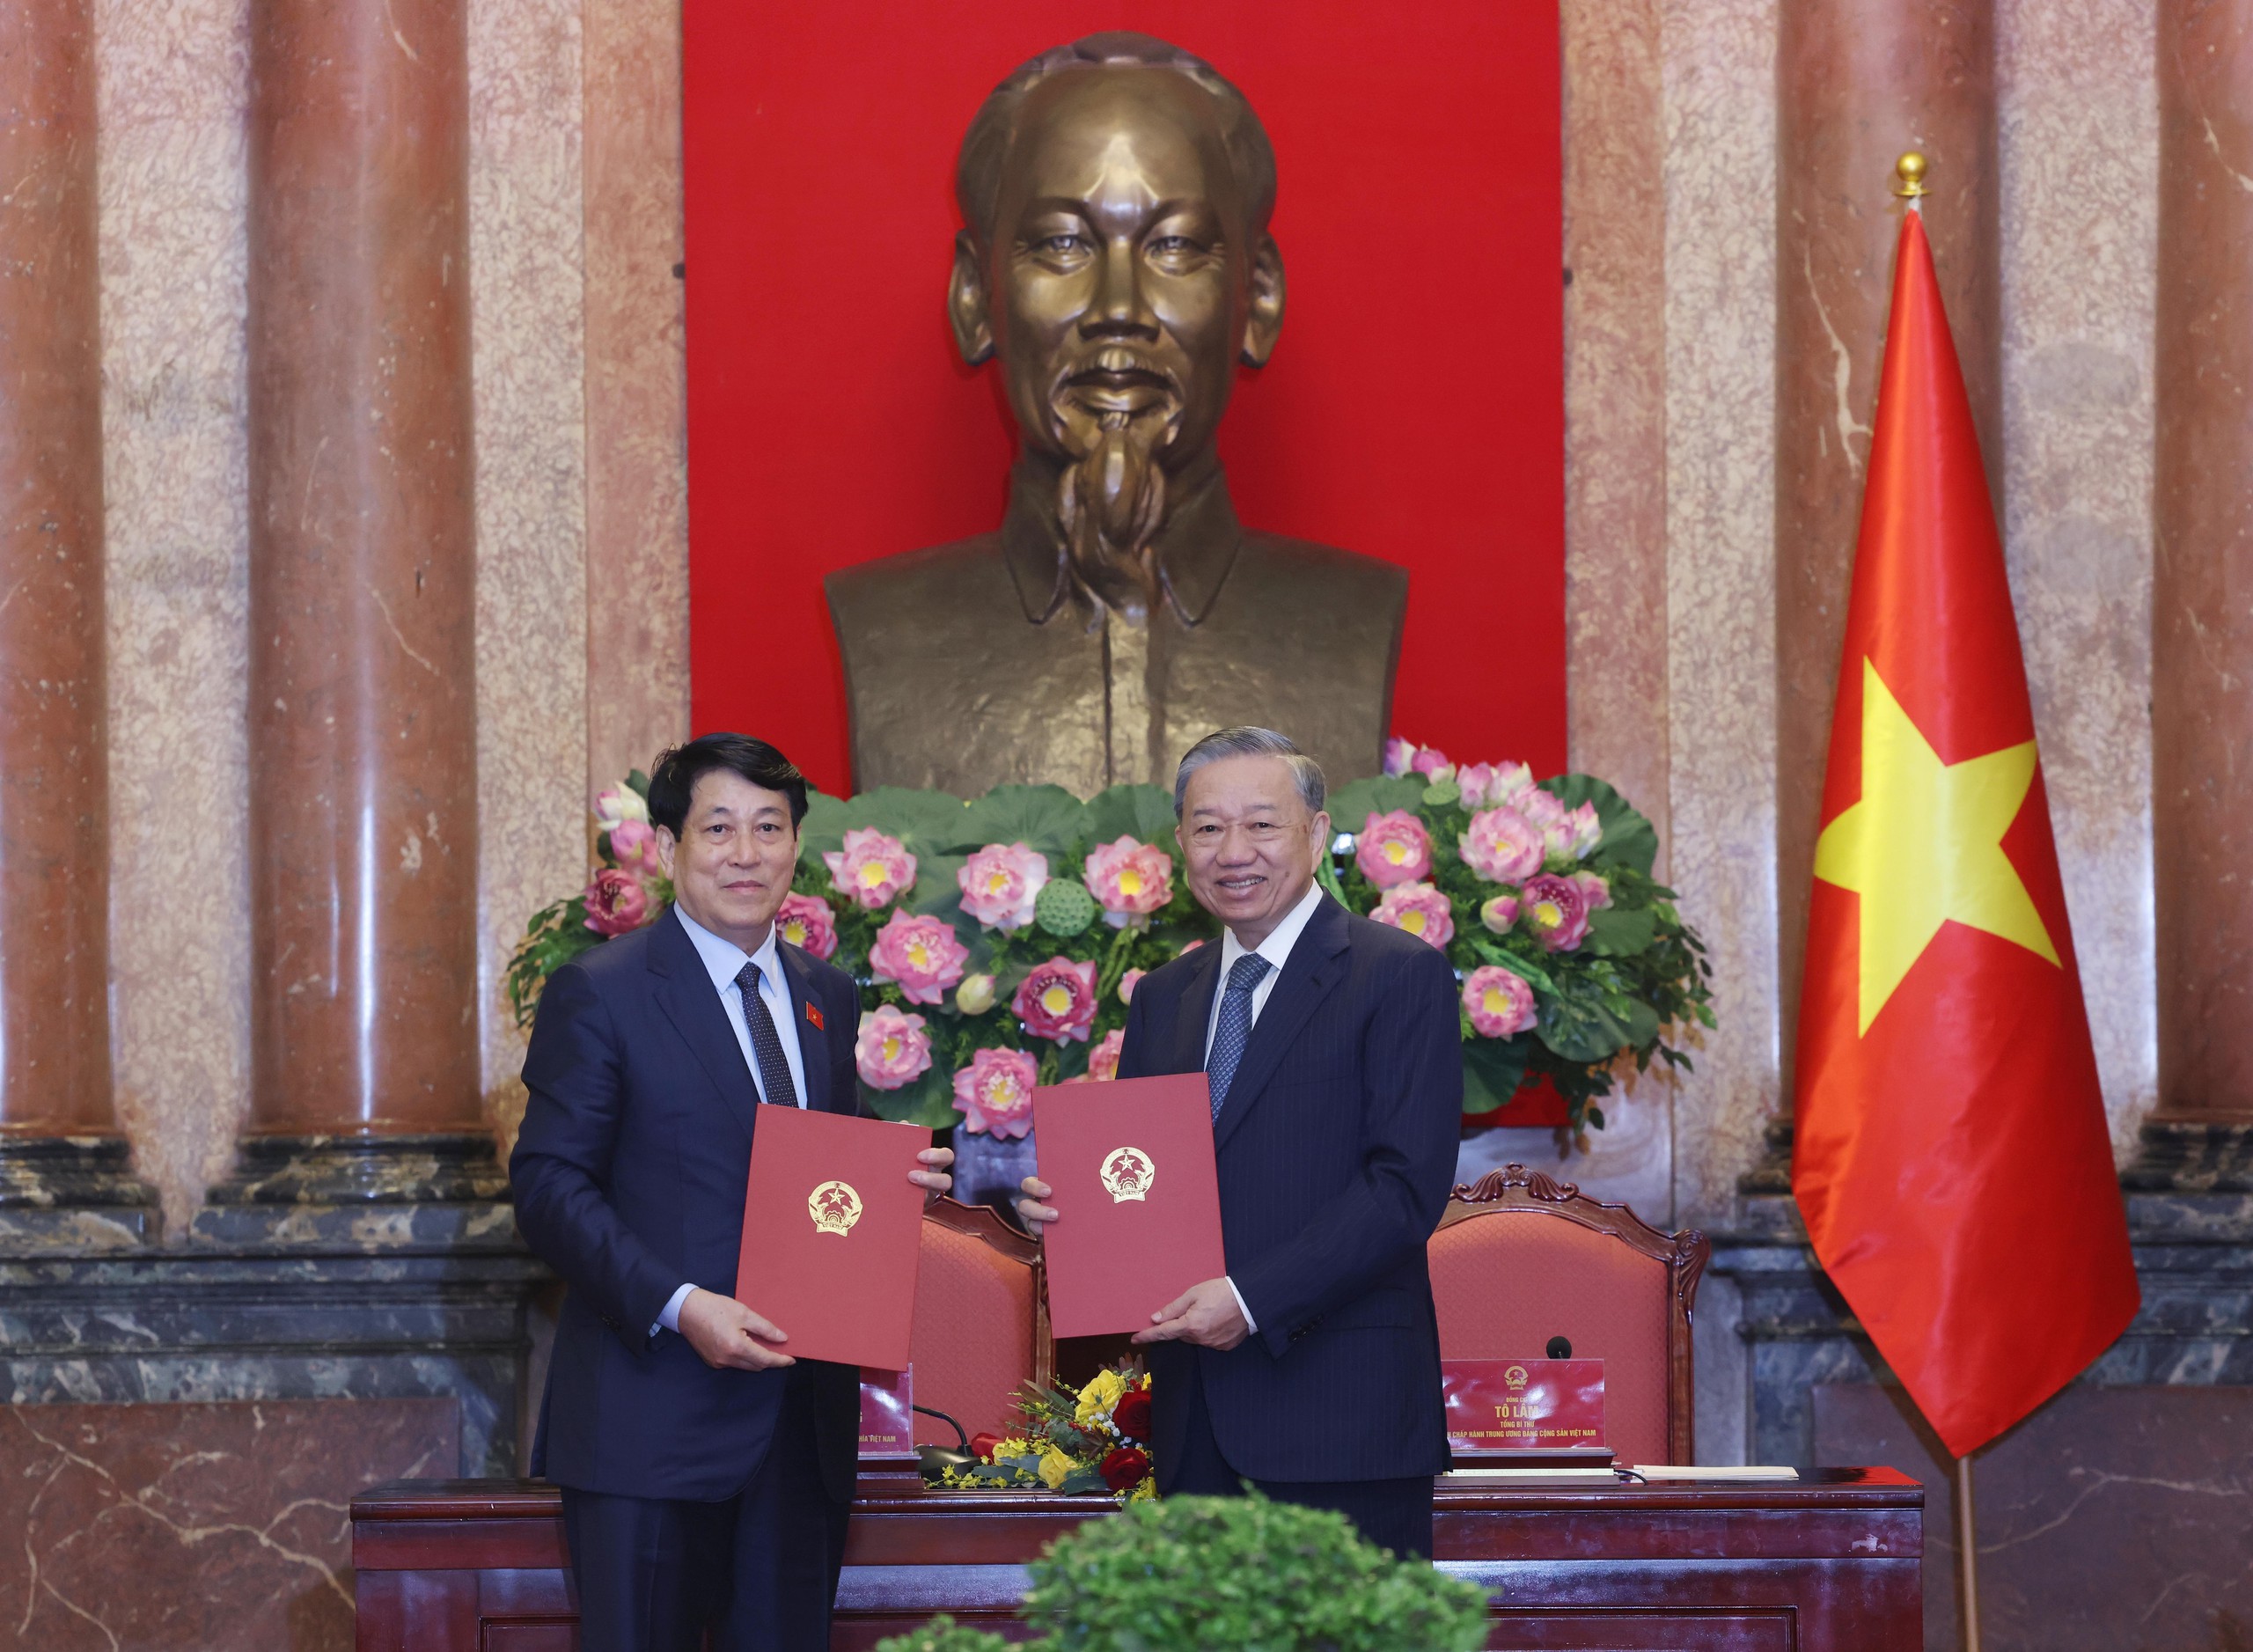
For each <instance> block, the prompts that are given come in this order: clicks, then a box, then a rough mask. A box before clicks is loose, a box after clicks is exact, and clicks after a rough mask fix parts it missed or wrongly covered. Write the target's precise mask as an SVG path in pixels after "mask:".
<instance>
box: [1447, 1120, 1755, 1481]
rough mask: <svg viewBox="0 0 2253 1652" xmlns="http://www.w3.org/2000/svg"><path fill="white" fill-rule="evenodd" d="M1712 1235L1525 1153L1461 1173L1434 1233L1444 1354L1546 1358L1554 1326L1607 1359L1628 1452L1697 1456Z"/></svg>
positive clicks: (1619, 1433)
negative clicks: (1696, 1332) (1641, 1209)
mask: <svg viewBox="0 0 2253 1652" xmlns="http://www.w3.org/2000/svg"><path fill="white" fill-rule="evenodd" d="M1712 1253H1713V1247H1712V1246H1711V1245H1709V1244H1708V1243H1707V1242H1706V1236H1705V1235H1704V1234H1702V1233H1697V1232H1683V1233H1675V1234H1667V1233H1661V1232H1660V1231H1659V1230H1657V1229H1655V1228H1654V1227H1651V1226H1649V1225H1648V1223H1646V1222H1643V1221H1642V1220H1641V1219H1640V1217H1638V1216H1637V1215H1635V1213H1634V1212H1633V1211H1632V1210H1630V1209H1628V1208H1627V1207H1626V1206H1625V1205H1607V1204H1603V1203H1599V1202H1598V1201H1597V1200H1593V1199H1589V1198H1587V1197H1585V1196H1583V1195H1582V1193H1581V1191H1580V1189H1579V1188H1577V1187H1575V1186H1573V1185H1572V1184H1571V1183H1570V1182H1559V1181H1556V1180H1553V1179H1552V1178H1549V1177H1547V1176H1545V1175H1543V1174H1542V1173H1541V1172H1540V1171H1529V1170H1527V1169H1526V1168H1525V1166H1524V1165H1523V1164H1512V1165H1510V1166H1509V1167H1508V1169H1506V1170H1499V1171H1491V1172H1489V1173H1488V1174H1487V1175H1486V1176H1484V1177H1482V1178H1480V1179H1479V1182H1478V1184H1477V1185H1476V1186H1470V1187H1461V1186H1458V1187H1457V1189H1456V1190H1455V1192H1454V1193H1452V1194H1450V1195H1449V1199H1448V1208H1447V1212H1446V1214H1445V1215H1442V1217H1441V1218H1440V1225H1439V1230H1438V1231H1437V1232H1436V1233H1435V1234H1434V1235H1433V1236H1432V1241H1431V1246H1430V1255H1431V1267H1432V1292H1433V1295H1434V1296H1435V1299H1436V1300H1437V1302H1438V1305H1439V1319H1440V1356H1441V1357H1442V1359H1462V1360H1523V1359H1538V1358H1541V1357H1543V1355H1544V1354H1545V1351H1546V1349H1547V1347H1548V1344H1549V1340H1550V1339H1551V1338H1552V1337H1555V1336H1562V1337H1564V1338H1565V1339H1567V1340H1568V1341H1570V1342H1571V1344H1572V1345H1573V1356H1574V1358H1575V1359H1600V1360H1602V1361H1603V1362H1604V1433H1605V1436H1606V1443H1607V1444H1609V1445H1610V1446H1611V1449H1612V1450H1613V1452H1614V1453H1615V1454H1616V1457H1617V1459H1618V1461H1619V1462H1620V1463H1622V1464H1633V1463H1690V1462H1694V1461H1695V1460H1696V1458H1695V1457H1693V1456H1692V1452H1693V1450H1694V1449H1695V1447H1694V1444H1693V1442H1692V1403H1691V1375H1690V1366H1691V1356H1690V1318H1691V1309H1692V1303H1693V1302H1694V1301H1695V1299H1696V1296H1697V1294H1698V1280H1699V1275H1700V1274H1703V1273H1704V1272H1705V1270H1706V1260H1707V1259H1708V1258H1709V1257H1710V1256H1711V1255H1712Z"/></svg>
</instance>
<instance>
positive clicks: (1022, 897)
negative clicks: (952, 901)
mask: <svg viewBox="0 0 2253 1652" xmlns="http://www.w3.org/2000/svg"><path fill="white" fill-rule="evenodd" d="M954 880H955V882H956V883H958V884H959V885H961V886H962V909H963V910H964V911H965V912H966V913H968V914H970V915H971V916H972V917H973V918H975V919H977V920H978V921H979V922H980V923H982V924H984V925H985V926H986V927H987V929H1024V926H1025V925H1026V924H1028V923H1031V921H1032V907H1033V902H1034V901H1035V900H1036V899H1038V898H1039V894H1040V890H1041V886H1042V885H1044V884H1046V883H1047V881H1048V857H1047V856H1046V855H1043V854H1041V853H1039V852H1038V850H1036V849H1031V848H1026V847H1025V846H1024V844H1022V843H1008V844H1002V843H988V844H987V846H986V847H985V848H982V849H980V850H979V851H978V853H977V854H975V855H972V856H971V857H970V858H969V859H968V860H967V861H965V862H964V863H962V868H961V870H958V871H957V872H956V873H955V875H954Z"/></svg>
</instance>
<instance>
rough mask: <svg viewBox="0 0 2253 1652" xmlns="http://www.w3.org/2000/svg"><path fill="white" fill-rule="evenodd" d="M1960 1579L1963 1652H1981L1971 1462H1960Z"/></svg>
mask: <svg viewBox="0 0 2253 1652" xmlns="http://www.w3.org/2000/svg"><path fill="white" fill-rule="evenodd" d="M1956 1575H1957V1576H1958V1577H1959V1578H1960V1579H1961V1580H1962V1582H1961V1584H1960V1586H1959V1592H1960V1593H1961V1594H1962V1595H1963V1652H1979V1523H1978V1520H1977V1519H1976V1518H1975V1517H1974V1516H1973V1515H1972V1512H1971V1459H1970V1457H1957V1458H1956Z"/></svg>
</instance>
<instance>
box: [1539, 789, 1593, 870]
mask: <svg viewBox="0 0 2253 1652" xmlns="http://www.w3.org/2000/svg"><path fill="white" fill-rule="evenodd" d="M1603 841H1604V822H1603V821H1602V820H1600V819H1597V818H1596V805H1595V804H1592V803H1584V804H1581V805H1580V806H1579V807H1578V808H1576V809H1574V811H1572V812H1571V813H1570V814H1568V815H1567V816H1566V817H1565V834H1564V847H1563V848H1556V847H1555V846H1554V845H1552V847H1551V848H1550V851H1549V852H1550V853H1551V854H1552V855H1571V856H1572V857H1573V858H1574V860H1576V861H1584V860H1586V859H1587V858H1588V857H1589V855H1590V854H1592V853H1594V851H1595V849H1596V845H1597V844H1599V843H1601V842H1603Z"/></svg>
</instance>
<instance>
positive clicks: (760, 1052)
mask: <svg viewBox="0 0 2253 1652" xmlns="http://www.w3.org/2000/svg"><path fill="white" fill-rule="evenodd" d="M759 983H760V973H759V966H758V965H756V964H746V965H745V966H743V967H742V968H741V969H740V970H738V971H737V972H736V985H737V986H738V987H740V988H743V1019H744V1024H745V1026H747V1027H749V1028H750V1029H751V1048H752V1054H755V1055H757V1056H758V1057H759V1088H760V1095H761V1096H762V1097H763V1098H765V1099H766V1100H767V1102H769V1103H770V1104H772V1105H774V1106H777V1107H795V1106H796V1105H798V1087H797V1086H796V1084H794V1083H791V1082H790V1061H789V1057H788V1056H786V1055H784V1054H782V1034H781V1033H780V1032H776V1031H775V1030H774V1015H773V1013H772V1012H770V1011H769V1010H767V999H766V997H765V996H764V995H762V994H761V993H760V990H759Z"/></svg>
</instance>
